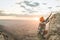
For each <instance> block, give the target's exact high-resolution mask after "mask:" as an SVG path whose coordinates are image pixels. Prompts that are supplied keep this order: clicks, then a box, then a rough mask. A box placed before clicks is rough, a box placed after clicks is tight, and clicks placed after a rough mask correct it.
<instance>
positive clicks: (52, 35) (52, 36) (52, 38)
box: [49, 13, 60, 40]
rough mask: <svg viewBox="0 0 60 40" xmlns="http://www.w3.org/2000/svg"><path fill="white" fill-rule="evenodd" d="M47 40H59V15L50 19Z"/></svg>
mask: <svg viewBox="0 0 60 40" xmlns="http://www.w3.org/2000/svg"><path fill="white" fill-rule="evenodd" d="M49 40H60V13H56V14H54V15H52V17H51V18H50V22H49Z"/></svg>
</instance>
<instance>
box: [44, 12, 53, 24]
mask: <svg viewBox="0 0 60 40" xmlns="http://www.w3.org/2000/svg"><path fill="white" fill-rule="evenodd" d="M51 15H52V13H51V14H50V15H49V17H47V19H46V20H45V22H46V23H48V22H49V18H50V16H51Z"/></svg>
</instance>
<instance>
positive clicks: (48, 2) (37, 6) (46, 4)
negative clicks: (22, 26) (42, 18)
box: [0, 0, 60, 15]
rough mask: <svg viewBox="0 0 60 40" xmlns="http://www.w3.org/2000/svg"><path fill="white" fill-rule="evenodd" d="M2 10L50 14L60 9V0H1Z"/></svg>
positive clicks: (24, 13) (0, 7)
mask: <svg viewBox="0 0 60 40" xmlns="http://www.w3.org/2000/svg"><path fill="white" fill-rule="evenodd" d="M0 10H4V12H5V13H7V14H10V13H14V14H23V15H26V14H27V15H46V14H47V15H48V14H49V13H50V12H51V11H59V10H60V0H0Z"/></svg>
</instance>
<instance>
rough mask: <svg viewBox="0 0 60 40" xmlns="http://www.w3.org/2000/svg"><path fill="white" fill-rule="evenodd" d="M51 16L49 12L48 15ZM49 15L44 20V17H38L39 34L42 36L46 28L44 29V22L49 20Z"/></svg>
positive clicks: (45, 32)
mask: <svg viewBox="0 0 60 40" xmlns="http://www.w3.org/2000/svg"><path fill="white" fill-rule="evenodd" d="M50 16H51V14H50V15H49V17H50ZM49 17H48V18H47V19H46V20H45V19H44V17H40V23H39V27H38V30H39V34H41V35H42V37H43V38H44V35H45V34H47V32H48V30H45V28H46V24H47V23H48V22H49Z"/></svg>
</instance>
